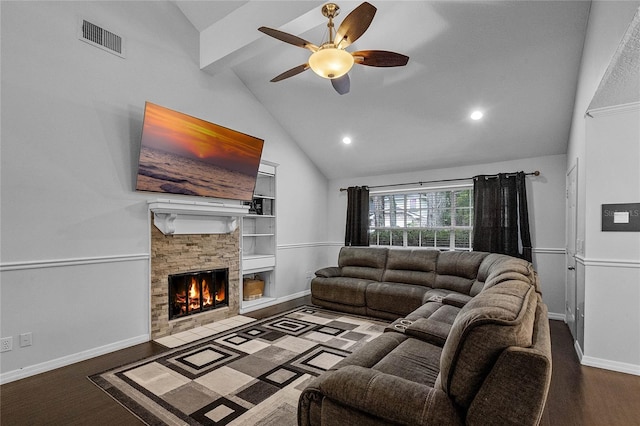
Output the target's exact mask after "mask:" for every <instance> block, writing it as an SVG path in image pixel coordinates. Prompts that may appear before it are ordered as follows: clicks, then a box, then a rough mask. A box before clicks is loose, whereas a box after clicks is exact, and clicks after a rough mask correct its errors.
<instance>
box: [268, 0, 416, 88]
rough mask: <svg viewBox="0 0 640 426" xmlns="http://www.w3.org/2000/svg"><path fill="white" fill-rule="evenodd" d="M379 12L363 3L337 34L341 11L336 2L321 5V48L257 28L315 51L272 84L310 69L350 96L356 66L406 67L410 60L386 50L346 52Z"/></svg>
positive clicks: (286, 35) (343, 22) (292, 36)
mask: <svg viewBox="0 0 640 426" xmlns="http://www.w3.org/2000/svg"><path fill="white" fill-rule="evenodd" d="M376 10H377V9H376V8H375V7H374V6H372V5H371V4H370V3H367V2H364V3H362V4H361V5H360V6H358V7H356V8H355V9H354V10H353V11H352V12H351V13H350V14H348V15H347V17H346V18H344V20H343V21H342V24H340V26H339V27H338V30H337V31H336V32H335V34H334V25H333V19H334V18H335V17H336V16H338V13H339V12H340V8H339V7H338V5H337V4H335V3H327V4H325V5H324V6H322V15H324V16H325V17H326V18H327V19H329V22H328V23H327V28H328V29H329V40H328V41H327V42H325V43H322V44H321V45H320V46H317V45H315V44H313V43H310V42H308V41H306V40H304V39H302V38H300V37H297V36H294V35H292V34H288V33H285V32H283V31H280V30H275V29H273V28H267V27H260V28H258V30H259V31H261V32H263V33H265V34H267V35H269V36H271V37H273V38H277V39H278V40H280V41H284V42H285V43H289V44H292V45H294V46H298V47H302V48H304V49H309V50H310V51H311V52H313V53H312V54H311V56H310V57H309V61H308V62H307V63H305V64H302V65H298V66H297V67H293V68H291V69H290V70H288V71H285V72H283V73H282V74H280V75H278V76H277V77H274V78H273V79H271V81H272V82H277V81H281V80H284V79H285V78H289V77H293V76H294V75H297V74H300V73H301V72H303V71H306V70H307V69H309V68H311V69H312V70H313V71H314V72H315V73H316V74H318V75H319V76H320V77H324V78H327V79H330V80H331V84H332V85H333V88H334V89H335V90H336V92H338V93H339V94H341V95H344V94H345V93H349V88H350V86H351V81H350V80H349V74H347V73H348V72H349V70H350V69H351V67H352V66H353V64H360V65H368V66H371V67H401V66H404V65H406V64H407V62H408V61H409V57H408V56H405V55H402V54H400V53H395V52H389V51H386V50H360V51H357V52H347V51H346V50H345V48H346V47H347V46H349V45H350V44H351V43H353V42H354V41H356V40H357V39H358V38H360V36H362V34H364V32H365V31H366V30H367V28H369V25H371V21H373V17H374V15H375V14H376Z"/></svg>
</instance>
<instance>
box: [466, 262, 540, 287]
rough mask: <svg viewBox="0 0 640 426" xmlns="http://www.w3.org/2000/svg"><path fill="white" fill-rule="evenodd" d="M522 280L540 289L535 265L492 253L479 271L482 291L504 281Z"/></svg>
mask: <svg viewBox="0 0 640 426" xmlns="http://www.w3.org/2000/svg"><path fill="white" fill-rule="evenodd" d="M510 280H522V281H524V282H526V283H529V284H530V285H532V286H534V287H535V288H536V291H538V292H539V288H538V279H537V276H536V273H535V271H534V269H533V265H531V263H530V262H528V261H526V260H524V259H518V258H516V257H511V256H507V255H504V254H495V253H492V254H490V255H489V256H487V257H486V258H485V259H484V261H483V262H482V264H481V265H480V269H479V270H478V282H479V283H482V288H481V289H480V290H486V289H489V288H491V287H493V286H494V285H496V284H500V283H501V282H504V281H510Z"/></svg>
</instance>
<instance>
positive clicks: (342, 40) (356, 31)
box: [334, 2, 378, 49]
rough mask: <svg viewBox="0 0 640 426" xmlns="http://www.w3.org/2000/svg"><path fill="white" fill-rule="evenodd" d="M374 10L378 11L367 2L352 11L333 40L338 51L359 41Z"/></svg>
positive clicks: (371, 19)
mask: <svg viewBox="0 0 640 426" xmlns="http://www.w3.org/2000/svg"><path fill="white" fill-rule="evenodd" d="M376 10H378V9H376V8H375V6H373V5H371V4H370V3H367V2H364V3H362V4H361V5H360V6H358V7H356V8H355V9H353V11H352V12H351V13H350V14H348V15H347V17H346V18H344V20H343V21H342V24H340V26H339V27H338V31H337V32H336V37H335V40H334V43H335V45H336V46H337V47H338V48H340V49H344V48H345V47H347V46H349V45H350V44H351V43H353V42H354V41H356V40H357V39H359V38H360V36H361V35H362V34H364V32H365V31H367V28H369V25H371V21H373V17H374V16H375V14H376Z"/></svg>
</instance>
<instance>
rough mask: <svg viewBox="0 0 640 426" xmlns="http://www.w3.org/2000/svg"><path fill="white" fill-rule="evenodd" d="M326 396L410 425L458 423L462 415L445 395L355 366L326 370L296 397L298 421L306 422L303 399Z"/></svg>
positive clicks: (404, 380)
mask: <svg viewBox="0 0 640 426" xmlns="http://www.w3.org/2000/svg"><path fill="white" fill-rule="evenodd" d="M322 398H329V399H331V400H332V401H335V402H337V403H339V404H341V405H342V406H346V407H349V408H352V409H356V410H359V411H362V412H365V413H368V414H369V415H373V416H375V417H378V418H381V419H384V420H385V421H388V422H394V423H400V424H412V425H428V424H433V425H461V424H463V421H462V418H461V417H460V415H459V413H458V412H457V411H456V409H455V407H454V405H453V403H452V402H451V400H449V398H448V397H447V396H446V394H445V393H444V392H443V391H441V390H438V389H435V388H432V387H429V386H426V385H423V384H420V383H416V382H412V381H410V380H407V379H403V378H401V377H397V376H393V375H390V374H386V373H382V372H380V371H377V370H374V369H371V368H363V367H359V366H355V365H350V366H346V367H343V368H340V369H338V370H332V371H328V372H326V373H324V374H322V375H321V376H319V377H318V378H316V379H315V380H314V381H313V382H312V383H311V384H310V386H309V387H307V388H306V389H305V390H304V391H303V393H302V395H301V396H300V407H299V410H298V415H299V418H298V421H299V424H300V425H306V424H308V422H307V420H306V419H305V418H304V417H305V412H306V411H305V409H304V407H303V406H304V404H305V400H316V401H318V400H321V399H322Z"/></svg>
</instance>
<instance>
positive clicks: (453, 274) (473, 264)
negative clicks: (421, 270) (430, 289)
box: [434, 251, 488, 294]
mask: <svg viewBox="0 0 640 426" xmlns="http://www.w3.org/2000/svg"><path fill="white" fill-rule="evenodd" d="M487 255H488V253H484V252H479V251H472V252H459V251H444V252H442V253H440V256H439V257H438V264H437V266H436V272H437V276H436V282H435V285H434V288H442V289H446V290H452V291H455V292H458V293H462V294H469V292H470V291H471V287H472V286H473V283H474V282H475V280H476V276H477V275H478V269H479V268H480V264H481V263H482V261H483V260H484V258H485V257H487Z"/></svg>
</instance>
